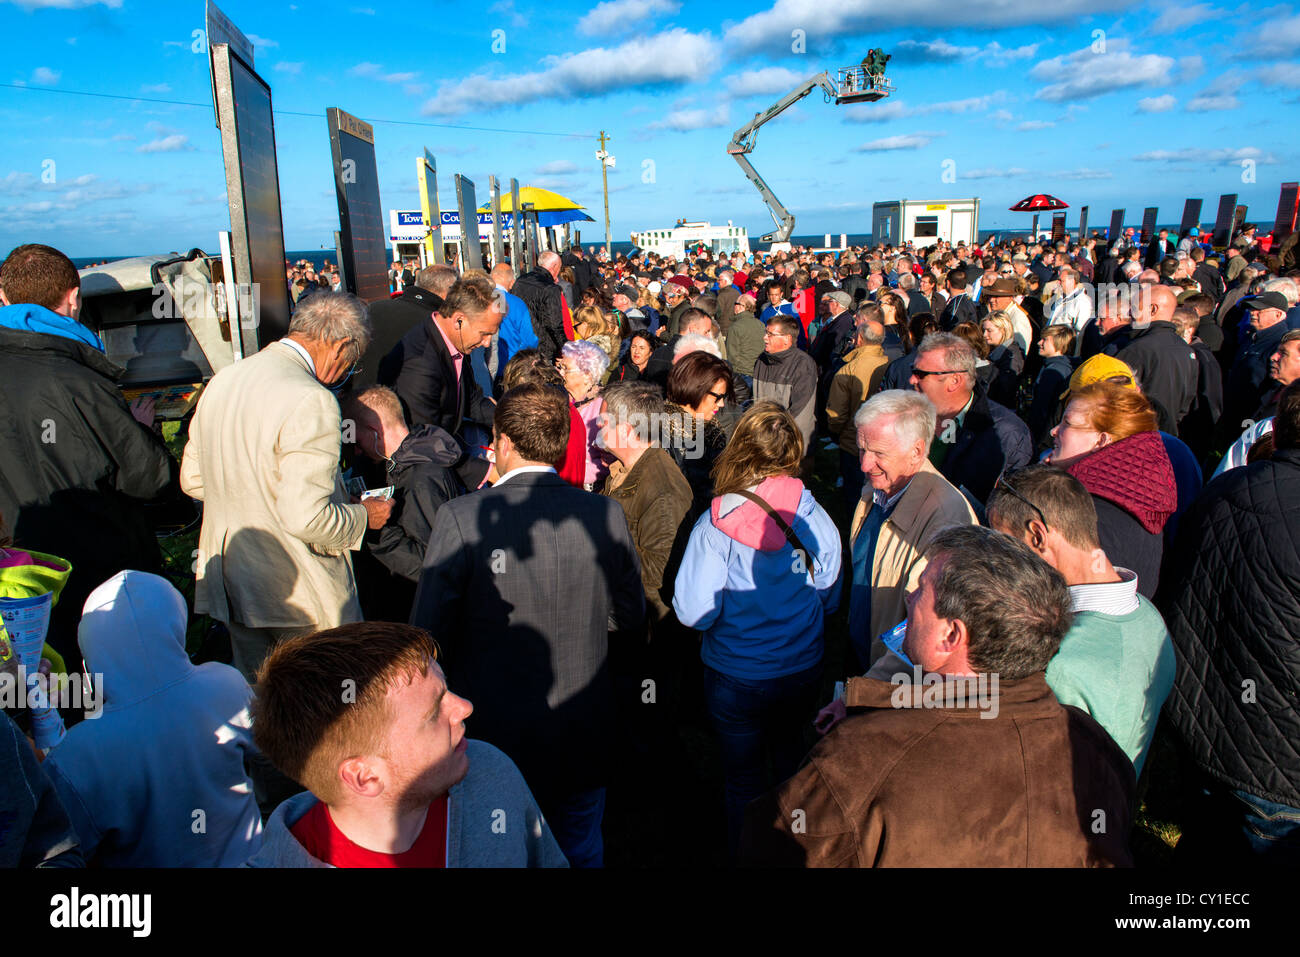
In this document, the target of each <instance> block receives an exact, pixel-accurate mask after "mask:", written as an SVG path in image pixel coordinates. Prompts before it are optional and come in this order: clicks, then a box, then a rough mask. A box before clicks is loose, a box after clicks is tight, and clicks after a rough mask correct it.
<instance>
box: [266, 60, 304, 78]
mask: <svg viewBox="0 0 1300 957" xmlns="http://www.w3.org/2000/svg"><path fill="white" fill-rule="evenodd" d="M272 69H274V70H275V72H276V73H288V74H290V75H292V76H297V75H298V74H299V73H301V72H302V64H301V63H297V62H292V61H289V60H281V61H280V62H279V63H277V64H276V65H275V66H274V67H273V68H272Z"/></svg>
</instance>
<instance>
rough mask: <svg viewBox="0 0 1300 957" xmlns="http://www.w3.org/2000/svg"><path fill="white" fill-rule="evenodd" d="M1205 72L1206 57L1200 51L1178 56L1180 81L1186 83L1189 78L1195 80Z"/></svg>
mask: <svg viewBox="0 0 1300 957" xmlns="http://www.w3.org/2000/svg"><path fill="white" fill-rule="evenodd" d="M1204 72H1205V58H1204V57H1202V56H1201V55H1200V54H1199V53H1197V54H1194V55H1192V56H1180V57H1179V58H1178V82H1180V83H1186V82H1187V81H1188V80H1195V79H1196V78H1197V77H1198V76H1200V75H1201V74H1202V73H1204Z"/></svg>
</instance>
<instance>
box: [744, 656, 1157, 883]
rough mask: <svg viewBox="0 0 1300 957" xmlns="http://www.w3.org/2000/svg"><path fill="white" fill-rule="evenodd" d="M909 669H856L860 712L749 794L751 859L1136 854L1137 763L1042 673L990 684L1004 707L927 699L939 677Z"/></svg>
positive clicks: (792, 862) (912, 863)
mask: <svg viewBox="0 0 1300 957" xmlns="http://www.w3.org/2000/svg"><path fill="white" fill-rule="evenodd" d="M906 677H907V678H908V679H909V681H910V680H911V679H912V677H913V676H912V675H911V674H908V675H906ZM926 677H927V678H929V679H933V678H934V677H935V676H930V675H927V676H926ZM901 680H902V678H901V676H899V677H896V678H895V679H894V683H891V682H886V681H877V680H875V679H872V678H852V679H850V680H849V682H848V687H847V688H846V691H845V704H846V705H847V706H848V709H849V716H848V717H847V718H846V719H845V720H844V721H843V722H841V723H840V724H839V725H838V726H837V727H835V728H834V729H833V730H832V731H831V732H830V733H829V734H827V735H826V737H825V738H823V739H822V740H821V742H819V743H818V745H817V746H816V747H815V748H813V750H812V752H811V753H810V754H809V756H808V758H807V760H806V761H805V763H804V766H803V767H802V768H801V769H800V770H799V771H798V772H797V773H796V774H795V775H794V777H792V778H790V780H788V781H786V782H785V783H784V784H782V785H780V786H778V787H777V788H776V789H774V790H773V791H770V792H768V793H767V794H766V795H764V796H763V797H761V798H759V799H758V800H756V801H754V802H753V803H752V804H750V805H749V808H748V811H747V815H746V821H745V830H744V834H743V837H742V839H741V852H740V853H741V862H742V863H745V864H749V865H751V866H755V865H756V866H776V867H1109V866H1119V867H1126V866H1132V857H1131V855H1130V853H1129V847H1128V836H1129V828H1130V826H1131V824H1132V820H1133V800H1134V793H1135V790H1136V781H1135V779H1134V774H1133V765H1132V762H1130V761H1129V760H1128V759H1127V758H1126V757H1125V756H1124V753H1123V752H1122V751H1121V750H1120V749H1119V747H1118V745H1116V744H1115V743H1114V742H1113V741H1112V740H1111V739H1110V737H1109V736H1108V735H1107V734H1106V732H1105V731H1104V730H1103V729H1102V727H1101V725H1099V724H1097V722H1096V721H1094V720H1093V719H1092V718H1090V717H1089V716H1088V715H1087V714H1085V713H1084V712H1082V711H1079V710H1078V709H1076V708H1071V707H1066V706H1064V705H1062V704H1061V703H1060V702H1059V701H1057V700H1056V696H1055V695H1054V694H1053V693H1052V690H1051V689H1050V688H1049V687H1048V685H1047V681H1046V679H1045V677H1044V675H1043V673H1042V672H1039V673H1037V674H1034V675H1031V676H1029V677H1028V678H1025V679H1023V680H1020V681H1003V682H1000V687H999V688H998V689H997V692H996V693H993V686H992V682H991V681H990V682H988V683H987V684H986V686H985V690H986V691H987V692H989V695H988V697H986V698H984V699H983V701H985V702H988V703H989V704H990V705H991V704H992V702H993V701H996V708H997V710H996V717H981V714H993V713H994V711H993V707H992V706H988V707H981V706H979V705H978V704H977V703H976V702H975V701H971V702H970V706H969V707H936V706H934V704H933V699H932V701H931V704H928V705H927V704H925V703H924V702H925V696H926V692H927V691H928V690H931V689H927V688H926V687H925V686H924V683H921V684H919V685H915V686H913V685H910V684H909V685H905V686H903V685H900V684H898V683H897V682H900V681H901ZM933 690H934V692H935V693H938V690H939V689H933ZM959 700H960V699H959Z"/></svg>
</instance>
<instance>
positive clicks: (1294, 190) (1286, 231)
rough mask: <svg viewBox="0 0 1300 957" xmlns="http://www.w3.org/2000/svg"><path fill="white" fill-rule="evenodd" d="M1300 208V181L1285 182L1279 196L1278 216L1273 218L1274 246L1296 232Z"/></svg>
mask: <svg viewBox="0 0 1300 957" xmlns="http://www.w3.org/2000/svg"><path fill="white" fill-rule="evenodd" d="M1298 208H1300V183H1283V184H1282V189H1281V191H1280V192H1279V193H1278V197H1277V216H1276V217H1275V218H1274V220H1273V247H1274V248H1276V247H1277V246H1278V245H1279V244H1280V243H1281V242H1282V240H1284V239H1286V238H1287V237H1288V236H1290V235H1291V234H1292V233H1293V232H1295V220H1296V211H1297V209H1298Z"/></svg>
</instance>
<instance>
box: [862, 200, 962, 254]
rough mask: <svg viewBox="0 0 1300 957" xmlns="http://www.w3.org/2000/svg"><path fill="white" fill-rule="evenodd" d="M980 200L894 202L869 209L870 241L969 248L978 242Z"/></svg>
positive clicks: (894, 244) (895, 244)
mask: <svg viewBox="0 0 1300 957" xmlns="http://www.w3.org/2000/svg"><path fill="white" fill-rule="evenodd" d="M979 225H980V201H979V197H978V196H976V197H973V198H971V199H895V200H890V201H888V202H883V203H876V204H875V205H874V206H872V209H871V237H872V242H874V243H876V244H880V243H888V244H890V245H893V246H899V245H901V244H903V243H909V242H910V243H915V244H916V245H917V246H928V245H930V244H932V243H934V242H937V241H938V240H940V239H944V240H947V241H948V242H950V243H952V244H954V245H956V244H957V243H959V242H964V243H966V244H967V245H968V246H971V245H975V243H976V242H977V241H978V240H977V239H976V237H977V236H978V235H979Z"/></svg>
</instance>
